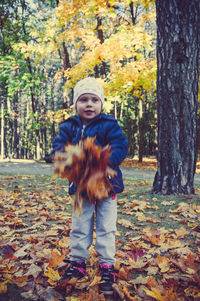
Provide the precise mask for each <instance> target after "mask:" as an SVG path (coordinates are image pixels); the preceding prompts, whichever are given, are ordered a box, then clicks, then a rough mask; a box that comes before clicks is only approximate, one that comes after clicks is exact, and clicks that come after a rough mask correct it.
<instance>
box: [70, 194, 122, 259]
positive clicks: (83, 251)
mask: <svg viewBox="0 0 200 301" xmlns="http://www.w3.org/2000/svg"><path fill="white" fill-rule="evenodd" d="M95 212H96V245H95V250H96V252H97V254H98V255H99V264H101V263H106V264H114V263H115V258H114V257H115V234H116V221H117V198H116V196H112V197H109V198H106V199H104V200H102V201H97V203H96V204H93V203H92V202H90V201H89V200H84V201H83V208H82V212H81V213H80V215H79V216H78V217H77V216H76V212H74V213H73V215H72V230H71V232H70V243H71V254H70V259H71V260H87V259H88V256H89V252H88V249H89V247H90V246H91V244H92V242H93V230H94V221H95Z"/></svg>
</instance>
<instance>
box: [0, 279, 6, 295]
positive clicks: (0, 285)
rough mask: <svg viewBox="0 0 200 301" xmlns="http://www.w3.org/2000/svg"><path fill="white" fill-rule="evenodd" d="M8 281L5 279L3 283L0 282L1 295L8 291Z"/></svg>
mask: <svg viewBox="0 0 200 301" xmlns="http://www.w3.org/2000/svg"><path fill="white" fill-rule="evenodd" d="M6 283H7V281H4V282H2V283H0V295H1V294H2V295H3V294H5V293H6V292H7V285H6Z"/></svg>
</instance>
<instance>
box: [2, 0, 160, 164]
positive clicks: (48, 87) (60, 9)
mask: <svg viewBox="0 0 200 301" xmlns="http://www.w3.org/2000/svg"><path fill="white" fill-rule="evenodd" d="M0 9H1V19H0V22H1V44H0V51H1V58H0V62H1V64H0V69H1V72H0V89H1V156H2V157H4V158H5V157H10V158H28V159H32V158H34V159H41V158H44V156H45V154H48V153H49V152H50V150H51V143H52V140H53V139H54V137H55V134H56V131H57V129H58V124H59V122H61V121H62V120H64V119H65V118H67V117H68V116H69V115H70V114H72V113H74V111H73V107H72V93H73V87H74V85H75V84H76V82H77V81H78V80H80V79H81V78H83V77H85V76H95V77H97V78H98V79H99V80H100V81H101V83H102V85H103V86H104V89H105V96H106V102H105V112H107V113H109V114H112V115H113V116H114V117H116V118H118V119H119V121H120V123H121V125H122V128H123V130H124V132H125V134H126V136H127V138H128V142H129V154H130V155H138V156H139V160H140V161H142V157H143V156H144V155H145V156H148V155H155V153H156V59H155V43H156V30H155V18H156V16H155V4H154V3H153V2H152V1H147V0H134V1H127V0H124V1H113V0H110V1H102V0H90V1H83V0H81V1H77V0H75V1H73V2H71V1H68V0H60V1H59V3H58V1H47V0H46V1H40V0H37V1H29V0H21V1H20V0H14V1H8V0H7V1H6V0H3V1H1V4H0Z"/></svg>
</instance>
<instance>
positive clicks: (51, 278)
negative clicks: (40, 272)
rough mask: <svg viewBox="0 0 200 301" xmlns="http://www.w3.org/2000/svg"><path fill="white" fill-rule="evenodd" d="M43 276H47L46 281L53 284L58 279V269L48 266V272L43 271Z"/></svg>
mask: <svg viewBox="0 0 200 301" xmlns="http://www.w3.org/2000/svg"><path fill="white" fill-rule="evenodd" d="M44 274H45V276H47V277H48V278H49V279H48V282H49V283H50V284H51V285H55V284H56V283H57V281H58V280H60V275H59V273H58V271H54V270H53V269H52V268H49V267H48V272H44Z"/></svg>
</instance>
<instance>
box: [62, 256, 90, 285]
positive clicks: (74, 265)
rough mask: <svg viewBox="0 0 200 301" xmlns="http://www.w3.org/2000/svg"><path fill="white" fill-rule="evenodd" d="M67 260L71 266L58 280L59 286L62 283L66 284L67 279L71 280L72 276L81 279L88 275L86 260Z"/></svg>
mask: <svg viewBox="0 0 200 301" xmlns="http://www.w3.org/2000/svg"><path fill="white" fill-rule="evenodd" d="M65 262H67V263H69V267H68V268H67V269H66V271H65V272H64V274H63V275H62V277H61V279H60V280H59V281H58V287H59V286H60V285H61V286H62V283H63V284H64V282H65V280H70V279H72V278H77V279H78V280H80V279H82V278H84V277H85V275H86V264H85V262H84V261H70V260H65Z"/></svg>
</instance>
